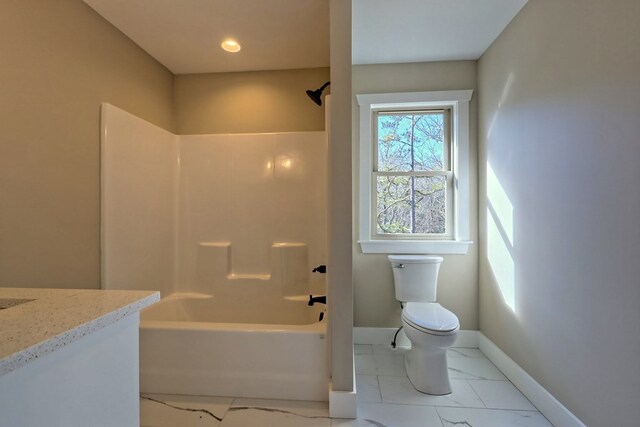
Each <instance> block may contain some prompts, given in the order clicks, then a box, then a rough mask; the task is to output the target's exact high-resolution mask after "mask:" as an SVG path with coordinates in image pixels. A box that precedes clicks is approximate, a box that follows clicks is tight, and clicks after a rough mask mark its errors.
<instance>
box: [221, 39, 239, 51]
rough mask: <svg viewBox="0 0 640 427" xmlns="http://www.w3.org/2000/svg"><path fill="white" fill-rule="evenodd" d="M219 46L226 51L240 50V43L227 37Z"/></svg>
mask: <svg viewBox="0 0 640 427" xmlns="http://www.w3.org/2000/svg"><path fill="white" fill-rule="evenodd" d="M220 47H222V48H223V49H224V50H226V51H227V52H232V53H235V52H240V49H241V48H242V47H241V46H240V43H238V42H237V41H235V40H232V39H227V40H225V41H223V42H222V43H221V44H220Z"/></svg>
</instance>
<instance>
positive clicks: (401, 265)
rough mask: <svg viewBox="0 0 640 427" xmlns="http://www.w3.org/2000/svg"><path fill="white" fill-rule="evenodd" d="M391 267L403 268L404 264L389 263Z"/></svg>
mask: <svg viewBox="0 0 640 427" xmlns="http://www.w3.org/2000/svg"><path fill="white" fill-rule="evenodd" d="M391 268H404V264H394V263H392V264H391Z"/></svg>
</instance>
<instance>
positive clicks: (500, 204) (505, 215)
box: [487, 163, 514, 246]
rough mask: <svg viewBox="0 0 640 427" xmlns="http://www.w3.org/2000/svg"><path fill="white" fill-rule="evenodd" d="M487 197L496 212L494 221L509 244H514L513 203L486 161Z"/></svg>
mask: <svg viewBox="0 0 640 427" xmlns="http://www.w3.org/2000/svg"><path fill="white" fill-rule="evenodd" d="M487 197H488V199H489V203H490V204H491V207H492V208H493V210H494V211H495V214H496V217H497V218H496V222H497V223H498V224H500V226H501V228H502V229H503V230H504V233H505V234H506V237H507V238H508V239H509V244H510V245H511V246H513V245H514V241H513V204H511V200H509V196H507V193H506V192H505V191H504V187H502V184H500V181H499V180H498V177H497V176H496V174H495V172H494V171H493V168H492V167H491V165H490V164H488V163H487Z"/></svg>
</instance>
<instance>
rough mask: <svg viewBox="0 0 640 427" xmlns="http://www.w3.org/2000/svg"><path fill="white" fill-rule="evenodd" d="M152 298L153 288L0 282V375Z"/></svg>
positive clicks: (154, 298)
mask: <svg viewBox="0 0 640 427" xmlns="http://www.w3.org/2000/svg"><path fill="white" fill-rule="evenodd" d="M158 300H160V294H159V293H158V292H154V291H104V290H89V289H29V288H2V287H0V375H4V374H6V373H8V372H10V371H12V370H14V369H17V368H19V367H21V366H23V365H25V364H27V363H28V362H29V361H31V360H34V359H37V358H39V357H42V356H44V355H46V354H48V353H51V352H53V351H55V350H56V349H58V348H60V347H63V346H65V345H67V344H70V343H72V342H74V341H76V340H78V339H80V338H82V337H83V336H85V335H87V334H90V333H92V332H94V331H96V330H98V329H100V328H103V327H105V326H107V325H110V324H112V323H115V322H117V321H118V320H120V319H122V318H124V317H125V316H128V315H130V314H133V313H136V312H138V311H140V310H141V309H143V308H145V307H147V306H149V305H151V304H153V303H155V302H156V301H158Z"/></svg>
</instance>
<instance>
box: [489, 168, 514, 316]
mask: <svg viewBox="0 0 640 427" xmlns="http://www.w3.org/2000/svg"><path fill="white" fill-rule="evenodd" d="M512 251H513V205H512V204H511V200H509V197H508V196H507V194H506V193H505V191H504V188H503V187H502V185H501V184H500V181H499V180H498V177H497V176H496V175H495V173H494V171H493V168H492V167H491V165H490V164H488V163H487V257H488V259H489V264H490V266H491V270H492V271H493V275H494V276H495V279H496V282H497V284H498V288H499V290H500V293H501V294H502V298H503V300H504V302H505V304H506V305H507V306H508V307H509V308H510V309H511V311H513V312H514V313H515V312H516V304H515V301H516V280H515V262H514V260H513V254H512Z"/></svg>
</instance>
